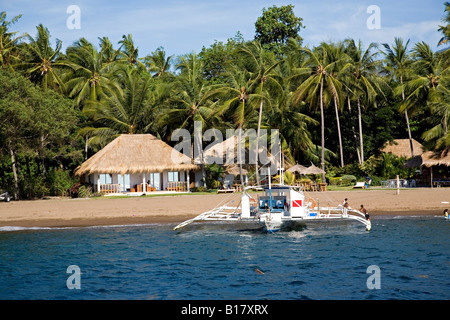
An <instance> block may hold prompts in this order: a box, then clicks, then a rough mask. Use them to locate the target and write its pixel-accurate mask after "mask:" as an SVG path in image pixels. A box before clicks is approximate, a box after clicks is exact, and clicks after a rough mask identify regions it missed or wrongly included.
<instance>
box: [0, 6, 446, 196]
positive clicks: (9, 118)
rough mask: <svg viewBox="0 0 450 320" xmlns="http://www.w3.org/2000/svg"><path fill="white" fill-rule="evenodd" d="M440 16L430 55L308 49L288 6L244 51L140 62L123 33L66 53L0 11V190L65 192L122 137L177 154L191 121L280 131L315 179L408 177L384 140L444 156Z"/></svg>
mask: <svg viewBox="0 0 450 320" xmlns="http://www.w3.org/2000/svg"><path fill="white" fill-rule="evenodd" d="M444 6H445V14H446V16H445V17H444V19H443V20H442V21H443V22H444V24H445V25H443V26H440V27H439V31H440V32H442V35H443V37H442V39H441V40H440V42H439V45H440V46H442V47H443V48H444V49H442V50H439V51H437V52H435V51H433V50H432V49H431V46H430V44H427V43H425V42H420V43H416V44H412V43H410V41H409V40H408V39H401V38H396V39H395V41H394V43H392V44H388V43H383V44H375V43H364V42H363V41H362V40H359V39H342V41H339V42H323V43H321V44H320V45H318V46H316V47H313V48H310V47H308V46H306V45H303V39H302V37H301V36H300V33H301V29H302V28H303V27H304V26H303V24H302V19H301V18H300V17H296V16H295V15H294V14H293V6H292V5H287V6H281V7H276V6H273V7H270V8H267V9H266V8H265V9H264V10H263V14H262V16H261V17H260V18H259V19H258V20H257V21H256V23H255V28H256V32H255V38H254V39H253V40H250V41H246V40H244V38H243V36H242V34H241V33H240V32H237V33H236V35H235V36H234V37H232V38H230V39H228V41H226V42H225V43H224V42H218V41H215V42H214V43H213V44H211V45H210V46H209V47H208V46H204V47H203V48H202V49H201V51H200V52H198V53H195V52H191V53H187V54H185V55H182V56H179V57H175V56H174V55H169V54H168V53H166V52H165V50H164V48H162V47H157V48H156V49H155V51H154V52H151V53H149V54H147V55H139V50H138V46H137V44H136V43H134V40H133V37H132V35H131V34H128V35H123V37H122V40H121V41H119V43H117V44H116V45H115V44H113V43H111V42H110V40H109V39H108V38H106V37H100V38H99V43H98V44H96V43H91V42H89V41H88V40H86V39H84V38H81V39H79V40H78V41H76V42H74V43H73V44H71V45H70V46H68V47H67V49H66V50H65V52H63V51H62V43H61V41H59V40H56V45H53V42H52V40H51V35H50V31H49V30H48V29H47V28H46V27H45V26H44V25H42V24H41V25H39V26H37V27H36V35H35V36H33V35H28V34H25V35H23V36H18V35H17V34H18V33H17V31H15V30H14V23H15V22H17V21H18V20H19V19H20V18H21V16H16V17H13V18H12V19H9V18H8V17H7V14H6V12H1V13H0V83H1V86H0V168H1V172H0V189H7V190H8V191H10V193H11V194H13V195H14V196H15V198H16V199H25V198H35V197H42V196H44V195H51V194H56V195H61V194H67V193H68V192H70V190H71V186H73V185H75V184H77V183H78V181H77V179H76V178H74V177H73V170H74V169H75V168H76V167H77V166H78V165H79V164H80V163H81V162H82V161H84V160H85V159H87V158H88V157H89V156H91V155H92V154H94V153H95V152H97V151H98V150H99V149H100V148H102V147H103V146H104V145H106V144H107V143H109V142H110V141H111V140H112V139H114V138H115V137H117V136H118V135H119V134H123V133H127V134H136V133H151V134H153V135H155V136H157V137H158V138H160V139H162V140H164V141H166V142H167V143H169V144H173V143H174V142H172V141H171V134H172V132H173V131H174V130H175V129H177V128H186V129H188V130H190V132H193V130H194V121H200V122H201V124H202V130H207V129H209V128H216V129H219V130H221V131H222V132H224V133H225V130H226V129H239V128H241V129H255V130H256V131H257V134H258V136H259V135H260V132H261V129H279V133H280V137H281V145H282V150H283V153H284V155H285V157H286V160H288V161H290V162H292V163H301V164H305V165H310V164H311V163H315V164H316V165H318V166H321V167H322V168H324V169H326V171H327V176H325V175H324V176H322V180H325V179H328V180H329V179H330V178H332V177H333V176H341V175H354V176H358V177H360V176H365V175H367V174H375V175H378V176H379V177H383V178H392V176H391V175H392V174H394V173H395V172H396V171H395V168H398V170H404V169H402V168H400V167H401V166H400V165H398V164H397V163H398V161H397V160H396V159H393V158H392V157H390V156H386V155H380V153H379V150H380V149H381V148H382V147H383V145H384V144H385V143H386V142H387V141H392V140H394V139H397V138H406V139H410V141H412V139H413V138H414V139H417V140H420V141H421V142H423V144H424V145H425V146H426V148H427V149H429V150H434V151H437V152H448V151H450V131H449V124H450V123H449V122H450V68H449V67H450V50H448V49H445V45H446V43H447V42H448V39H449V38H450V34H449V29H450V3H448V2H446V3H444ZM431 45H433V44H431ZM269 131H270V130H269ZM224 136H225V135H224ZM411 153H413V150H412V143H411ZM213 169H214V168H206V170H205V169H204V174H206V175H208V174H211V172H215V174H216V171H217V170H215V169H214V170H213ZM398 170H397V172H398ZM286 177H287V178H289V179H293V177H292V176H291V175H286ZM208 179H209V180H210V177H206V176H205V181H209V180H208ZM255 179H256V180H258V179H259V176H258V174H256V175H255ZM333 181H334V180H333ZM329 182H330V181H329ZM208 184H209V185H211V184H212V183H208ZM72 189H73V188H72Z"/></svg>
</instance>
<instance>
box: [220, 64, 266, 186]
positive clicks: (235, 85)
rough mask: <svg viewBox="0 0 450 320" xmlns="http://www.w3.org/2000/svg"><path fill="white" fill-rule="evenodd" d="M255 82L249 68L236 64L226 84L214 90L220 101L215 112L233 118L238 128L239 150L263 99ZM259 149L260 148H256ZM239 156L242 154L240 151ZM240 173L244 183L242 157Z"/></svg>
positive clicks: (228, 74)
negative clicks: (255, 90)
mask: <svg viewBox="0 0 450 320" xmlns="http://www.w3.org/2000/svg"><path fill="white" fill-rule="evenodd" d="M254 84H255V82H254V80H253V78H252V75H251V74H250V73H249V72H248V71H247V70H245V69H241V68H239V67H238V66H234V67H233V68H232V69H231V70H230V71H229V72H228V73H227V77H226V84H225V85H224V86H221V87H219V88H217V89H215V90H213V91H212V93H213V94H217V95H218V97H219V102H220V104H218V106H217V108H216V109H215V114H217V115H219V116H222V117H223V118H225V119H232V124H231V126H233V127H234V128H237V130H238V146H239V150H240V147H241V141H242V129H243V128H244V127H245V126H246V125H248V124H249V123H250V121H249V118H250V117H252V115H254V112H255V110H256V108H255V106H256V105H257V103H258V102H260V99H261V95H260V94H259V93H255V92H254V89H255V88H254ZM263 98H264V97H263ZM257 151H258V149H256V152H257ZM238 152H239V151H238ZM238 156H241V155H240V154H239V153H238ZM256 162H258V159H256ZM239 174H240V180H241V183H243V181H244V180H243V174H242V159H239Z"/></svg>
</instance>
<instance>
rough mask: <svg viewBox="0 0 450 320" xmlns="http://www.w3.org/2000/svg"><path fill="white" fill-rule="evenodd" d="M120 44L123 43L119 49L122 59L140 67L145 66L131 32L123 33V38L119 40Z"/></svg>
mask: <svg viewBox="0 0 450 320" xmlns="http://www.w3.org/2000/svg"><path fill="white" fill-rule="evenodd" d="M119 44H121V46H120V49H119V50H120V53H121V56H122V58H121V59H122V61H124V62H126V63H128V64H130V65H132V66H136V67H138V68H145V66H144V64H143V63H142V62H141V61H139V58H138V56H139V54H138V52H139V49H138V48H137V47H135V45H134V41H133V37H132V36H131V34H128V35H127V36H125V35H123V36H122V40H121V41H119Z"/></svg>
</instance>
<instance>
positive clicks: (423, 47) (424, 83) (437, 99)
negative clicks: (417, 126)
mask: <svg viewBox="0 0 450 320" xmlns="http://www.w3.org/2000/svg"><path fill="white" fill-rule="evenodd" d="M413 55H414V59H415V61H414V64H413V69H414V71H415V73H414V76H413V77H412V78H411V79H410V80H409V81H408V82H406V83H405V84H404V85H403V86H402V87H400V88H397V89H396V90H397V92H398V91H399V90H404V91H405V92H406V99H405V100H404V101H403V102H402V104H401V105H400V110H401V111H403V110H408V111H410V112H417V111H418V110H419V108H421V107H422V108H423V106H425V105H428V106H429V107H431V108H432V110H433V111H435V112H437V113H439V114H440V115H441V116H442V129H443V131H441V134H440V135H442V136H444V137H446V136H447V133H446V132H445V129H446V122H447V121H448V119H446V118H445V117H446V116H447V111H446V109H447V104H448V93H449V90H448V86H449V83H450V66H449V65H448V64H447V62H446V60H445V58H444V56H443V55H441V54H438V53H435V52H433V51H432V50H431V48H430V46H429V45H428V44H426V43H425V42H419V43H417V44H416V45H415V47H414V49H413ZM436 130H437V129H436V128H434V130H433V129H430V130H429V131H428V132H427V133H426V134H425V137H426V138H427V139H432V138H436V137H437V136H436V134H437V131H436ZM446 139H447V138H444V139H440V143H439V144H437V149H442V148H445V147H447V146H448V145H446V142H445V141H447V140H446ZM442 143H444V144H442Z"/></svg>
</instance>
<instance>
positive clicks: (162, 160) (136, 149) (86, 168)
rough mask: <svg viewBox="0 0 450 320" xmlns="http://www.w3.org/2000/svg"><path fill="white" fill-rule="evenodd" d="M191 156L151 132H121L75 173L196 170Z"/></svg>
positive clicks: (196, 167)
mask: <svg viewBox="0 0 450 320" xmlns="http://www.w3.org/2000/svg"><path fill="white" fill-rule="evenodd" d="M198 169H199V167H198V166H197V165H194V164H192V161H191V159H190V158H189V157H188V156H186V155H183V154H182V153H180V152H178V151H177V150H175V149H174V148H172V147H171V146H169V145H168V144H167V143H165V142H164V141H161V140H159V139H158V138H156V137H155V136H153V135H151V134H122V135H120V136H119V137H117V138H116V139H115V140H113V141H112V142H110V143H109V144H108V145H107V146H105V147H104V148H103V149H102V150H100V151H99V152H97V153H96V154H95V155H93V156H92V157H90V158H89V159H88V160H86V161H85V162H83V164H82V165H81V166H79V167H78V168H77V169H76V170H75V174H76V175H82V174H91V173H94V172H97V173H120V174H126V173H142V172H163V171H166V170H169V171H181V170H198Z"/></svg>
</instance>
